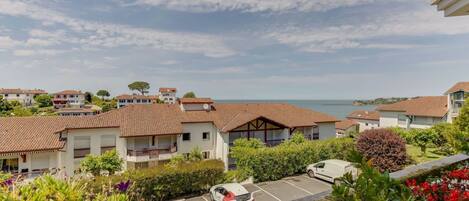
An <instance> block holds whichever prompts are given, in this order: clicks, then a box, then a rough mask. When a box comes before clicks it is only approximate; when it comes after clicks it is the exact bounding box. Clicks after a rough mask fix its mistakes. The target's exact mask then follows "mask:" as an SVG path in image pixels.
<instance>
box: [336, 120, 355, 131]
mask: <svg viewBox="0 0 469 201" xmlns="http://www.w3.org/2000/svg"><path fill="white" fill-rule="evenodd" d="M356 125H358V122H356V121H355V120H350V119H345V120H342V121H339V122H336V123H335V129H339V130H347V129H349V128H350V127H352V126H356Z"/></svg>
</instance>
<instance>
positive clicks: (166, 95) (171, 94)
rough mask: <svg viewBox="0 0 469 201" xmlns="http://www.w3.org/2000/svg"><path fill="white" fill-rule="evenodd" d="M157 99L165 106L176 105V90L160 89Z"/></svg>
mask: <svg viewBox="0 0 469 201" xmlns="http://www.w3.org/2000/svg"><path fill="white" fill-rule="evenodd" d="M158 92H159V93H158V98H159V99H160V100H161V101H163V102H164V103H166V104H175V103H176V99H177V98H176V92H177V89H176V88H165V87H163V88H160V89H159V90H158Z"/></svg>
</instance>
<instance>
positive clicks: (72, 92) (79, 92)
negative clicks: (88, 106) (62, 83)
mask: <svg viewBox="0 0 469 201" xmlns="http://www.w3.org/2000/svg"><path fill="white" fill-rule="evenodd" d="M82 94H83V93H82V92H81V91H77V90H64V91H59V92H57V93H55V95H82Z"/></svg>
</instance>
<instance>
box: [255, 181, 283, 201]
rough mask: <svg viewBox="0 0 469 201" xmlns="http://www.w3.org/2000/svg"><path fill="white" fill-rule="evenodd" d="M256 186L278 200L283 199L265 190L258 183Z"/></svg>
mask: <svg viewBox="0 0 469 201" xmlns="http://www.w3.org/2000/svg"><path fill="white" fill-rule="evenodd" d="M254 186H256V187H257V188H259V189H261V190H262V191H264V193H266V194H267V195H270V196H272V197H273V198H275V199H276V200H278V201H282V200H281V199H279V198H278V197H275V195H272V193H269V192H267V191H266V190H264V189H263V188H261V187H260V186H258V185H256V184H254Z"/></svg>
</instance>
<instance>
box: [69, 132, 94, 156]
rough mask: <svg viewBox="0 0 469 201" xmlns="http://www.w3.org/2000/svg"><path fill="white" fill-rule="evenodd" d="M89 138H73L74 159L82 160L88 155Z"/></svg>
mask: <svg viewBox="0 0 469 201" xmlns="http://www.w3.org/2000/svg"><path fill="white" fill-rule="evenodd" d="M90 143H91V139H90V136H76V137H75V138H74V146H73V147H74V150H73V157H74V158H84V157H85V156H86V155H88V154H90Z"/></svg>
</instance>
